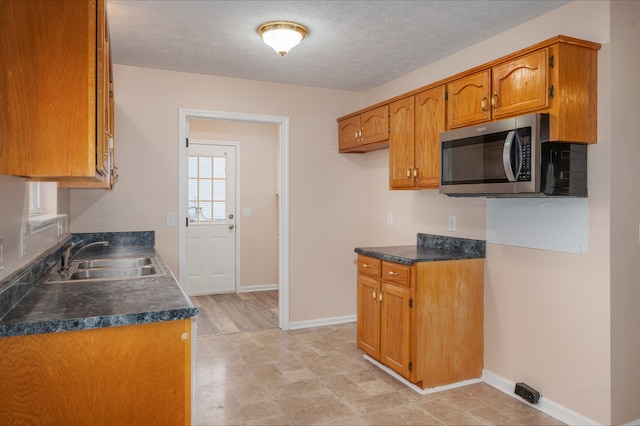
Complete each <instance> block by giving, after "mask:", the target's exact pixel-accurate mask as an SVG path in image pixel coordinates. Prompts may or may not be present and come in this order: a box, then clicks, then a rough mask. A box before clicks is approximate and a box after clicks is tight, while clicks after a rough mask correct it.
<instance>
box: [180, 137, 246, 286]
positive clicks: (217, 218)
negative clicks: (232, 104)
mask: <svg viewBox="0 0 640 426" xmlns="http://www.w3.org/2000/svg"><path fill="white" fill-rule="evenodd" d="M236 150H237V149H236V146H235V145H221V144H213V143H209V142H208V141H199V140H189V146H188V147H187V152H188V160H187V194H188V195H187V198H188V219H187V221H186V224H187V236H186V238H187V244H186V247H185V249H186V254H187V256H186V258H187V280H188V281H187V283H186V287H187V288H188V289H189V294H192V295H200V294H214V293H230V292H235V291H236V290H237V288H236V284H237V280H236V277H237V273H236V267H237V263H238V262H237V259H236V197H235V195H236V181H237V176H236V157H237V156H236Z"/></svg>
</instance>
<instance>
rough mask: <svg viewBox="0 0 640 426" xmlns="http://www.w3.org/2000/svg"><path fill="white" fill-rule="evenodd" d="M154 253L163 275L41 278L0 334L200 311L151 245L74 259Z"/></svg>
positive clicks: (7, 317)
mask: <svg viewBox="0 0 640 426" xmlns="http://www.w3.org/2000/svg"><path fill="white" fill-rule="evenodd" d="M122 256H155V259H156V262H157V263H158V264H159V265H160V266H161V267H162V268H163V269H164V270H165V272H166V275H164V276H151V277H141V278H136V279H127V280H104V281H102V280H101V281H90V282H71V283H69V282H65V283H45V282H42V281H40V282H39V283H38V284H37V285H35V286H34V287H33V288H32V289H31V290H30V291H29V292H28V293H27V294H26V296H24V297H23V298H22V299H21V300H20V301H19V302H18V303H17V304H16V305H15V306H14V307H13V308H12V309H11V310H10V311H9V312H7V314H6V315H5V316H4V317H3V318H2V319H1V320H0V337H8V336H22V335H29V334H42V333H53V332H61V331H73V330H85V329H92V328H101V327H112V326H121V325H134V324H145V323H150V322H159V321H170V320H177V319H185V318H191V317H194V316H196V315H198V310H197V309H196V308H195V307H194V306H193V304H192V303H191V300H189V298H188V297H187V295H186V294H185V293H184V292H183V291H182V288H181V287H180V285H179V284H178V282H177V281H176V279H175V278H174V276H173V275H172V274H171V271H170V270H169V268H168V267H167V265H166V264H165V263H164V261H163V260H162V258H161V257H160V256H158V254H157V253H156V251H155V249H154V247H153V246H110V247H101V246H97V247H92V248H89V249H87V250H86V251H84V252H83V253H81V254H80V256H78V259H83V258H84V259H87V258H92V257H122Z"/></svg>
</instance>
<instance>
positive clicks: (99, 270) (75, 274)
mask: <svg viewBox="0 0 640 426" xmlns="http://www.w3.org/2000/svg"><path fill="white" fill-rule="evenodd" d="M163 275H166V272H165V271H164V269H162V267H161V266H160V265H159V264H158V263H157V262H156V260H155V259H154V258H153V257H147V256H143V257H116V258H104V259H90V260H76V261H73V262H71V265H70V267H69V270H68V271H54V272H52V273H51V274H49V276H47V278H45V280H44V282H45V283H61V282H85V281H112V280H131V279H140V278H147V277H155V276H163Z"/></svg>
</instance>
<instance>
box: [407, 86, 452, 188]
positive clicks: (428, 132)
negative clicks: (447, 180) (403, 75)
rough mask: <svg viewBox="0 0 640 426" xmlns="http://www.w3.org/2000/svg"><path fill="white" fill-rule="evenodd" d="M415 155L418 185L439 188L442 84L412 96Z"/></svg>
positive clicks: (419, 186) (442, 119) (443, 126)
mask: <svg viewBox="0 0 640 426" xmlns="http://www.w3.org/2000/svg"><path fill="white" fill-rule="evenodd" d="M415 120H416V126H415V141H414V146H415V159H414V164H415V167H416V170H417V171H418V172H417V178H416V182H415V184H416V187H417V188H438V186H439V183H440V133H441V132H444V131H445V124H446V123H445V103H444V86H440V87H435V88H433V89H430V90H426V91H424V92H421V93H418V94H417V95H416V96H415Z"/></svg>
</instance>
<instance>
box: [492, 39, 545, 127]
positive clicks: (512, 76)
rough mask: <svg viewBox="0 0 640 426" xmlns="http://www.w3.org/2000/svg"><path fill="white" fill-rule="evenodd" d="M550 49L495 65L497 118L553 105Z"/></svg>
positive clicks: (493, 79)
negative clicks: (548, 51) (550, 81)
mask: <svg viewBox="0 0 640 426" xmlns="http://www.w3.org/2000/svg"><path fill="white" fill-rule="evenodd" d="M547 67H548V59H547V49H543V50H540V51H538V52H534V53H531V54H529V55H526V56H522V57H520V58H518V59H515V60H513V61H509V62H507V63H505V64H501V65H498V66H496V67H494V68H493V69H492V73H491V77H492V82H491V88H492V90H493V92H492V95H491V109H492V114H493V118H502V117H506V116H513V115H518V114H523V113H526V112H530V111H535V110H538V109H542V108H546V107H548V106H549V96H548V87H549V84H548V73H547Z"/></svg>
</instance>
